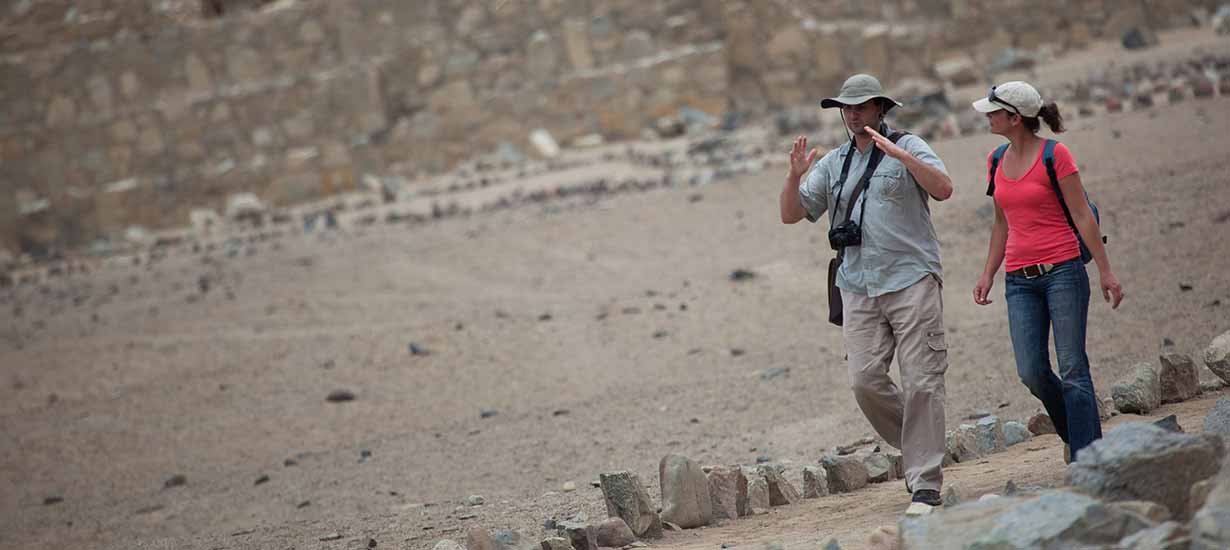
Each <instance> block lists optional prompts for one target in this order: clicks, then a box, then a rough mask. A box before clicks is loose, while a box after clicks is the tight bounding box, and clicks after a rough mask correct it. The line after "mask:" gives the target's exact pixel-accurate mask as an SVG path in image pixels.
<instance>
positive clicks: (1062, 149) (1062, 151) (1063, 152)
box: [1051, 139, 1072, 159]
mask: <svg viewBox="0 0 1230 550" xmlns="http://www.w3.org/2000/svg"><path fill="white" fill-rule="evenodd" d="M1051 141H1054V142H1055V158H1065V157H1066V158H1069V159H1070V158H1072V150H1071V149H1068V146H1067V145H1064V143H1063V142H1062V141H1059V140H1057V139H1052V140H1051Z"/></svg>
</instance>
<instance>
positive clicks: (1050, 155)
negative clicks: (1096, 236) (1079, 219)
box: [1042, 139, 1079, 235]
mask: <svg viewBox="0 0 1230 550" xmlns="http://www.w3.org/2000/svg"><path fill="white" fill-rule="evenodd" d="M1058 143H1059V142H1058V141H1055V140H1053V139H1048V140H1046V143H1045V144H1043V146H1042V163H1043V164H1045V165H1046V177H1048V178H1050V180H1051V189H1054V190H1055V196H1056V197H1057V198H1058V199H1059V207H1060V208H1062V209H1063V217H1064V218H1067V220H1068V227H1071V228H1072V231H1073V232H1075V231H1076V222H1074V221H1072V211H1070V210H1068V202H1067V201H1065V200H1063V190H1062V189H1060V188H1059V177H1058V176H1057V175H1056V172H1055V145H1056V144H1058ZM1077 235H1079V233H1077Z"/></svg>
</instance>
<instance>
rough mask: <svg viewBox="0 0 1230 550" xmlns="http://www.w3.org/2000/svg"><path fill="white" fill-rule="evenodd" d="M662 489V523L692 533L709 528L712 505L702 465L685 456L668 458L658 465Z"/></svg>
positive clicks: (668, 456) (665, 457) (663, 458)
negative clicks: (700, 528) (672, 524)
mask: <svg viewBox="0 0 1230 550" xmlns="http://www.w3.org/2000/svg"><path fill="white" fill-rule="evenodd" d="M658 479H659V480H660V481H661V487H662V516H661V517H662V521H669V522H671V523H674V524H675V525H678V526H680V527H683V528H684V529H689V528H692V527H702V526H705V525H709V522H710V521H712V520H713V501H712V500H711V499H710V498H709V481H708V480H707V479H706V478H705V472H704V470H702V469H701V467H700V465H699V464H697V463H695V462H693V461H692V460H691V459H689V458H688V457H686V456H683V455H677V454H669V455H666V456H664V457H662V460H661V462H659V463H658Z"/></svg>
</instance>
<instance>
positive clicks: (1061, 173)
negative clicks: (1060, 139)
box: [1055, 143, 1079, 180]
mask: <svg viewBox="0 0 1230 550" xmlns="http://www.w3.org/2000/svg"><path fill="white" fill-rule="evenodd" d="M1078 171H1079V170H1077V169H1076V160H1075V159H1073V158H1072V152H1071V151H1069V150H1068V146H1067V145H1064V144H1062V143H1056V144H1055V177H1057V178H1059V179H1061V180H1062V179H1064V178H1066V177H1068V176H1071V175H1072V174H1075V173H1077V172H1078Z"/></svg>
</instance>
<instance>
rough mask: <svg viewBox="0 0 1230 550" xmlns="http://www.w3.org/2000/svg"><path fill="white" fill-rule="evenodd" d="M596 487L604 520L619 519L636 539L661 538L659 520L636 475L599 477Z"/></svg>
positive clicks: (624, 472)
mask: <svg viewBox="0 0 1230 550" xmlns="http://www.w3.org/2000/svg"><path fill="white" fill-rule="evenodd" d="M598 484H599V486H600V487H601V488H602V495H603V498H604V499H605V500H606V512H607V515H608V516H611V517H618V518H621V519H623V520H624V523H627V524H628V527H630V528H632V532H633V533H635V534H636V536H637V537H638V538H658V537H661V536H662V520H661V518H659V517H658V512H657V511H656V510H657V508H656V507H655V506H654V505H653V501H651V500H649V493H648V492H646V491H645V486H644V485H643V484H641V477H640V476H638V475H636V472H629V471H626V470H625V471H619V472H612V473H605V474H599V475H598Z"/></svg>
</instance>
